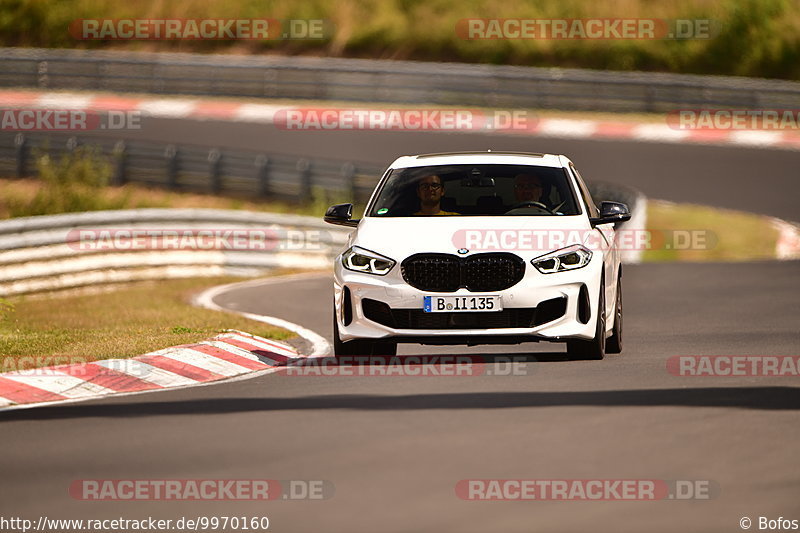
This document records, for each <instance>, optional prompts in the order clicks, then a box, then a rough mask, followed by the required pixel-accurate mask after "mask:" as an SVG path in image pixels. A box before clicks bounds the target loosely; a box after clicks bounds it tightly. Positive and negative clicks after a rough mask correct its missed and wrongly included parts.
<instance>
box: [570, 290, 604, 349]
mask: <svg viewBox="0 0 800 533" xmlns="http://www.w3.org/2000/svg"><path fill="white" fill-rule="evenodd" d="M605 308H606V289H605V283H603V282H600V297H599V298H598V302H597V321H596V322H597V326H596V327H595V329H594V338H593V339H590V340H588V341H585V340H583V339H575V340H570V341H567V355H569V358H570V359H576V360H586V359H589V360H599V359H602V358H603V357H605V355H606V312H605Z"/></svg>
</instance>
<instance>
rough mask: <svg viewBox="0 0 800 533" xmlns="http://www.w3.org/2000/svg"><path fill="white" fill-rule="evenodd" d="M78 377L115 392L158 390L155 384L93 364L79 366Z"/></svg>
mask: <svg viewBox="0 0 800 533" xmlns="http://www.w3.org/2000/svg"><path fill="white" fill-rule="evenodd" d="M78 375H80V376H81V377H85V379H86V381H89V382H91V383H95V384H97V385H100V386H101V387H105V388H107V389H111V390H113V391H115V392H130V391H140V390H151V389H158V388H160V387H159V386H158V385H156V384H155V383H151V382H148V381H144V380H142V379H139V378H137V377H136V376H131V375H130V374H125V373H123V372H118V371H117V370H114V369H111V368H107V367H105V366H102V365H97V364H93V363H89V364H86V365H80V374H78Z"/></svg>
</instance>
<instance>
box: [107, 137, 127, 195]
mask: <svg viewBox="0 0 800 533" xmlns="http://www.w3.org/2000/svg"><path fill="white" fill-rule="evenodd" d="M127 148H128V147H127V146H126V145H125V141H117V144H115V145H114V175H113V177H112V178H111V179H112V182H111V184H112V185H115V186H117V187H119V186H122V185H125V182H126V181H127V174H126V171H127V164H128V153H127Z"/></svg>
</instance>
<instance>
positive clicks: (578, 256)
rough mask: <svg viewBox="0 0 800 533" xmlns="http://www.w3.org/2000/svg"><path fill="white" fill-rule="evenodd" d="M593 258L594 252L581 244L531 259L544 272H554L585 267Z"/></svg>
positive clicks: (537, 268)
mask: <svg viewBox="0 0 800 533" xmlns="http://www.w3.org/2000/svg"><path fill="white" fill-rule="evenodd" d="M591 259H592V252H591V251H589V250H588V249H586V248H584V247H583V246H581V245H580V244H573V245H572V246H568V247H567V248H564V249H562V250H556V251H555V252H551V253H549V254H546V255H542V256H540V257H537V258H536V259H531V264H532V265H533V266H535V267H536V270H538V271H539V272H541V273H542V274H554V273H556V272H564V271H566V270H575V269H578V268H583V267H585V266H586V265H588V264H589V261H590V260H591Z"/></svg>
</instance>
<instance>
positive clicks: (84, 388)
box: [3, 366, 113, 398]
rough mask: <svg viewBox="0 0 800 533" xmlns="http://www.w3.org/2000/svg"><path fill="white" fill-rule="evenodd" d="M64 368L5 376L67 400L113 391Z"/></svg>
mask: <svg viewBox="0 0 800 533" xmlns="http://www.w3.org/2000/svg"><path fill="white" fill-rule="evenodd" d="M67 372H69V370H67V371H66V372H65V368H64V367H63V366H62V367H61V369H59V370H56V369H54V368H48V369H47V371H46V372H42V371H41V370H39V369H34V370H25V371H23V372H10V373H8V374H5V375H4V376H3V377H5V378H6V379H8V380H11V381H16V382H18V383H24V384H26V385H30V386H32V387H36V388H39V389H43V390H46V391H48V392H52V393H54V394H58V395H60V396H63V397H65V398H84V397H86V396H94V395H98V394H100V395H103V394H109V393H111V392H113V391H111V390H109V389H107V388H105V387H101V386H100V385H95V384H92V383H89V382H87V381H84V380H82V379H80V378H77V377H75V376H71V375H69V374H68V373H67Z"/></svg>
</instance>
